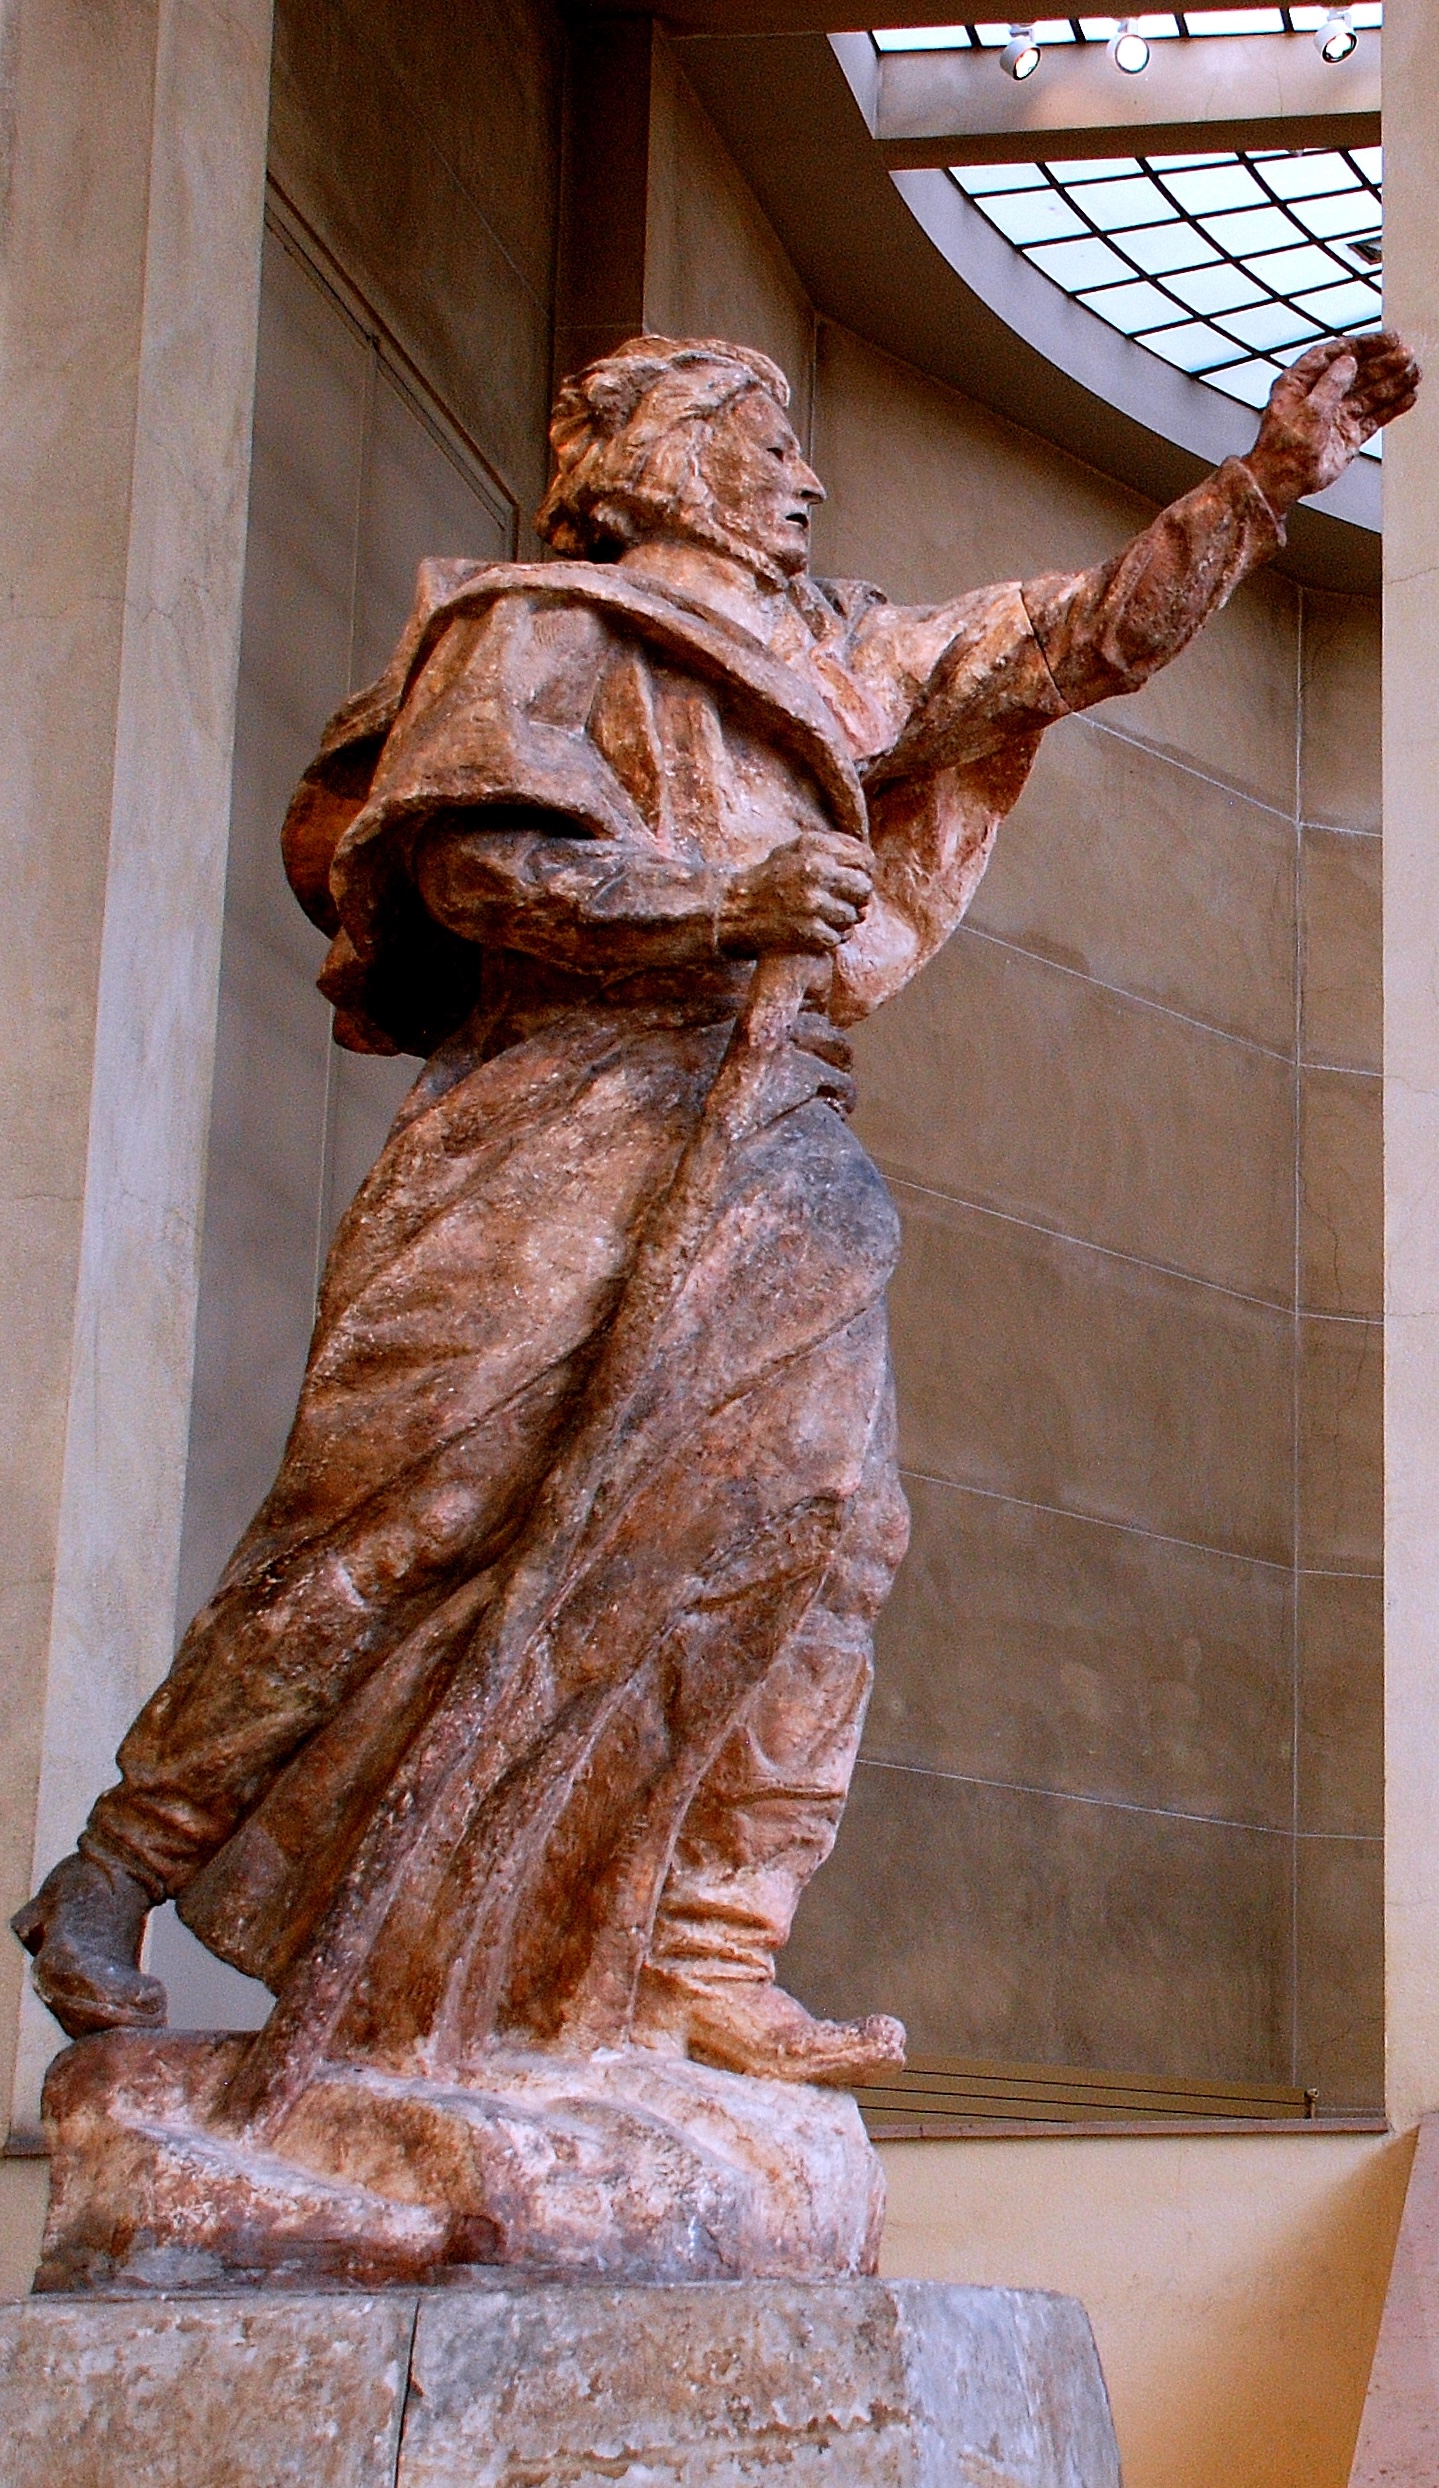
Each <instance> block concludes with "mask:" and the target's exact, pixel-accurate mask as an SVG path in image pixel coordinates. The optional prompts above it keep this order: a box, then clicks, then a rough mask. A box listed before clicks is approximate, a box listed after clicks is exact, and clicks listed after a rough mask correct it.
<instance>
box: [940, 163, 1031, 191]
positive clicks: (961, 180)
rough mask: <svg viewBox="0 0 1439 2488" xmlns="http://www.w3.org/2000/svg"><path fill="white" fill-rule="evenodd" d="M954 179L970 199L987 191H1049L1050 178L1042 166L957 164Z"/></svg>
mask: <svg viewBox="0 0 1439 2488" xmlns="http://www.w3.org/2000/svg"><path fill="white" fill-rule="evenodd" d="M954 178H955V180H956V181H957V182H958V184H959V186H960V188H961V190H964V191H967V192H968V194H969V196H970V198H972V199H976V198H979V197H980V196H981V195H982V193H983V192H985V191H986V190H1047V189H1048V188H1049V178H1048V175H1047V174H1046V172H1045V169H1044V166H1043V165H1042V164H956V165H955V167H954Z"/></svg>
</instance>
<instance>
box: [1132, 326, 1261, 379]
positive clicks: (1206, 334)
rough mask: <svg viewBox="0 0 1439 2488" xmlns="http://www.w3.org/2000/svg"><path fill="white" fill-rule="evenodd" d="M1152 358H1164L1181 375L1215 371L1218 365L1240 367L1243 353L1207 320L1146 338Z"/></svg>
mask: <svg viewBox="0 0 1439 2488" xmlns="http://www.w3.org/2000/svg"><path fill="white" fill-rule="evenodd" d="M1144 343H1145V344H1146V345H1147V346H1148V348H1149V350H1150V352H1151V354H1162V355H1163V357H1164V360H1165V361H1166V363H1176V364H1177V365H1178V366H1179V369H1180V370H1181V371H1192V372H1206V371H1212V370H1213V368H1214V366H1215V364H1216V363H1237V362H1238V360H1239V358H1240V356H1241V355H1242V354H1243V352H1244V348H1243V346H1240V345H1236V344H1235V342H1234V339H1233V338H1232V337H1225V336H1222V335H1221V333H1220V331H1219V330H1218V329H1217V328H1210V327H1209V326H1208V324H1207V322H1205V321H1204V320H1186V321H1185V322H1184V324H1183V326H1182V327H1179V328H1160V329H1156V330H1155V331H1154V332H1153V334H1152V335H1150V336H1148V337H1146V338H1145V340H1144Z"/></svg>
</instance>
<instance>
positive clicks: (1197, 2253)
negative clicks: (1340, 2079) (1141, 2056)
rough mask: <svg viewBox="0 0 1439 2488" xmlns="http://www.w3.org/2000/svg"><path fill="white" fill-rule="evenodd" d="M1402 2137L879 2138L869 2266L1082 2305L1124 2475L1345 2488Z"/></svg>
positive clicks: (1269, 2487)
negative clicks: (884, 2206)
mask: <svg viewBox="0 0 1439 2488" xmlns="http://www.w3.org/2000/svg"><path fill="white" fill-rule="evenodd" d="M1412 2150H1413V2138H1412V2136H1410V2135H1406V2136H1404V2137H1401V2138H1399V2139H1396V2140H1392V2141H1391V2140H1386V2139H1382V2138H1372V2139H1371V2138H1365V2137H1360V2136H1342V2135H1328V2136H1318V2137H1314V2138H1311V2137H1308V2136H1299V2135H1292V2136H1285V2137H1282V2138H1281V2137H1276V2136H1264V2135H1253V2136H1249V2135H1246V2136H1236V2137H1233V2138H1229V2137H1218V2136H1214V2137H1208V2136H1205V2137H1200V2138H1197V2139H1189V2138H1185V2137H1159V2136H1148V2137H1145V2138H1143V2139H1140V2138H1136V2139H1134V2140H1133V2141H1130V2140H1127V2139H1126V2140H1094V2141H1075V2142H1068V2141H1044V2142H973V2143H933V2142H924V2143H888V2144H886V2145H885V2146H884V2149H883V2152H882V2157H883V2159H884V2163H885V2174H886V2177H887V2180H888V2184H889V2218H888V2221H887V2223H886V2228H885V2238H884V2254H883V2268H884V2270H885V2271H886V2272H887V2273H889V2274H892V2275H896V2276H897V2275H900V2274H908V2275H913V2276H915V2277H917V2278H921V2279H927V2280H956V2281H976V2282H994V2283H1002V2284H1007V2285H1009V2286H1018V2287H1030V2288H1038V2289H1062V2290H1069V2291H1072V2292H1073V2293H1074V2294H1075V2295H1076V2296H1077V2297H1079V2298H1081V2299H1082V2300H1083V2302H1084V2304H1085V2306H1086V2307H1087V2309H1088V2311H1089V2317H1090V2321H1091V2323H1092V2324H1093V2326H1094V2332H1095V2338H1096V2340H1097V2342H1098V2345H1099V2352H1100V2357H1101V2359H1102V2360H1103V2363H1104V2372H1105V2377H1106V2380H1107V2382H1108V2385H1109V2393H1110V2399H1111V2401H1112V2403H1113V2405H1114V2417H1115V2427H1116V2431H1117V2433H1118V2437H1119V2447H1120V2454H1121V2458H1122V2460H1123V2465H1124V2482H1125V2488H1344V2483H1345V2482H1346V2481H1347V2479H1348V2476H1349V2464H1350V2458H1351V2455H1352V2452H1353V2448H1354V2439H1355V2435H1356V2432H1357V2430H1358V2426H1359V2415H1360V2411H1361V2408H1362V2406H1363V2400H1364V2388H1365V2383H1366V2381H1367V2378H1368V2374H1369V2365H1370V2360H1371V2358H1372V2356H1373V2349H1374V2340H1375V2335H1376V2333H1377V2330H1378V2324H1379V2314H1380V2308H1381V2306H1382V2304H1383V2298H1384V2290H1385V2284H1386V2282H1387V2279H1388V2274H1389V2265H1390V2260H1391V2257H1392V2254H1393V2248H1394V2237H1395V2233H1396V2230H1397V2228H1398V2223H1399V2215H1400V2211H1401V2209H1402V2205H1403V2198H1404V2187H1405V2183H1406V2180H1407V2177H1408V2173H1409V2163H1410V2159H1411V2156H1412ZM1415 2488H1418V2483H1417V2481H1416V2483H1415Z"/></svg>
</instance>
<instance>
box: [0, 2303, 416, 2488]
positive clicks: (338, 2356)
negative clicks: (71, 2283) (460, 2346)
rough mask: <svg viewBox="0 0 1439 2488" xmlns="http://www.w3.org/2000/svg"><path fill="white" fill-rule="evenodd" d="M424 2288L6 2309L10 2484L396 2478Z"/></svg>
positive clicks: (323, 2484)
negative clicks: (380, 2293)
mask: <svg viewBox="0 0 1439 2488" xmlns="http://www.w3.org/2000/svg"><path fill="white" fill-rule="evenodd" d="M414 2307H415V2302H414V2299H413V2298H412V2297H405V2296H400V2295H398V2294H396V2295H394V2296H387V2297H373V2298H369V2297H360V2296H358V2295H357V2296H354V2297H344V2298H341V2297H333V2298H310V2297H305V2298H283V2297H280V2296H274V2297H261V2296H259V2295H253V2296H251V2297H248V2298H234V2297H225V2298H193V2299H189V2300H186V2299H177V2298H169V2299H147V2300H145V2301H143V2302H137V2301H136V2300H135V2299H103V2298H95V2299H85V2298H32V2299H30V2300H28V2301H27V2302H26V2304H24V2305H23V2306H10V2307H4V2308H0V2488H393V2483H394V2478H395V2460H396V2455H397V2452H398V2448H399V2438H400V2422H401V2418H402V2415H403V2409H404V2396H405V2383H406V2375H407V2368H408V2359H409V2350H410V2340H411V2335H412V2333H413V2330H414Z"/></svg>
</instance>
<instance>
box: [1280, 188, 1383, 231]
mask: <svg viewBox="0 0 1439 2488" xmlns="http://www.w3.org/2000/svg"><path fill="white" fill-rule="evenodd" d="M1294 213H1295V215H1296V216H1297V217H1298V219H1299V221H1300V223H1301V224H1302V225H1307V226H1308V227H1309V230H1310V232H1311V233H1314V234H1317V235H1318V236H1319V238H1320V239H1321V241H1327V240H1328V238H1329V236H1330V235H1331V234H1334V233H1363V232H1364V230H1365V229H1366V227H1367V226H1369V225H1371V224H1372V223H1373V221H1374V202H1373V200H1372V199H1371V198H1370V196H1369V193H1368V192H1367V190H1350V191H1348V192H1344V191H1341V192H1340V193H1339V195H1338V197H1337V198H1329V199H1296V201H1295V203H1294Z"/></svg>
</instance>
